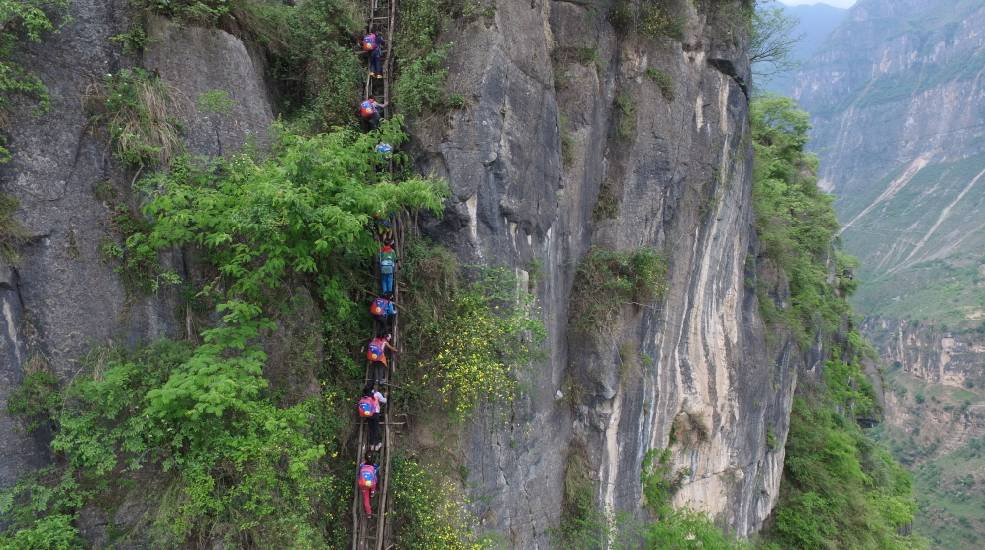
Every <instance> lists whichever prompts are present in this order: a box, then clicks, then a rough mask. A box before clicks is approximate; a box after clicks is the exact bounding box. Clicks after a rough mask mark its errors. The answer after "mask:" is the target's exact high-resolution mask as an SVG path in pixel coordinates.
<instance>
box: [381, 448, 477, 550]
mask: <svg viewBox="0 0 985 550" xmlns="http://www.w3.org/2000/svg"><path fill="white" fill-rule="evenodd" d="M390 472H391V475H392V476H393V482H392V483H393V485H392V494H393V498H394V504H393V509H394V512H395V517H394V518H393V520H394V522H395V524H396V540H397V544H398V545H399V547H400V548H407V549H408V550H480V549H481V548H485V547H486V546H485V545H483V544H482V543H481V541H479V540H478V539H477V538H476V536H475V534H474V533H473V531H472V529H473V528H474V527H475V525H476V523H477V521H476V518H475V517H473V516H472V515H470V514H469V513H468V512H466V511H465V510H464V508H463V507H462V506H461V504H460V503H459V502H458V498H457V493H458V490H457V488H456V487H455V486H454V485H453V484H452V483H451V482H449V481H448V480H446V479H442V478H441V477H440V476H439V475H437V474H435V473H434V472H433V471H429V470H428V469H427V468H425V467H424V466H422V465H421V464H420V463H419V462H417V461H416V460H414V459H411V458H405V457H398V458H396V459H395V460H394V461H393V464H392V466H391V469H390Z"/></svg>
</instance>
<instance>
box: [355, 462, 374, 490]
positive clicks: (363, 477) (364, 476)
mask: <svg viewBox="0 0 985 550" xmlns="http://www.w3.org/2000/svg"><path fill="white" fill-rule="evenodd" d="M359 488H360V489H369V490H370V491H372V490H374V489H376V468H374V467H373V465H372V464H363V465H362V466H360V467H359Z"/></svg>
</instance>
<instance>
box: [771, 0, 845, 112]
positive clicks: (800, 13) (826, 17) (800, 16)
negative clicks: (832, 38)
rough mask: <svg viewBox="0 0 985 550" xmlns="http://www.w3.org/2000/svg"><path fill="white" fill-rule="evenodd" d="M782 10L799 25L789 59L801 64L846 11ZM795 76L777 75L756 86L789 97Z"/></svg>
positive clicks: (831, 8)
mask: <svg viewBox="0 0 985 550" xmlns="http://www.w3.org/2000/svg"><path fill="white" fill-rule="evenodd" d="M782 7H783V10H784V11H785V12H786V13H787V14H789V15H791V16H793V17H795V18H796V19H797V20H798V21H799V23H798V24H797V28H796V30H794V33H793V34H794V36H802V37H803V38H802V39H801V40H800V42H798V43H797V46H796V47H795V48H794V50H793V52H791V57H792V58H793V59H794V60H795V61H799V62H801V63H804V62H806V61H807V60H808V59H810V58H811V57H812V56H813V55H814V54H815V53H817V52H818V50H820V48H821V46H822V45H823V44H824V42H825V40H827V38H828V35H830V34H831V31H833V30H834V29H835V27H837V26H838V24H839V23H841V22H842V20H844V18H845V15H846V14H848V10H845V9H841V8H836V7H834V6H829V5H828V4H821V3H818V4H812V5H809V6H808V5H802V6H782ZM795 76H796V75H795V74H794V73H793V72H791V73H788V74H783V75H777V76H775V77H773V78H772V79H770V80H768V81H765V82H759V83H757V85H758V86H760V88H761V89H763V90H766V91H769V92H773V93H777V94H780V95H785V96H789V95H791V93H792V92H793V88H794V80H795Z"/></svg>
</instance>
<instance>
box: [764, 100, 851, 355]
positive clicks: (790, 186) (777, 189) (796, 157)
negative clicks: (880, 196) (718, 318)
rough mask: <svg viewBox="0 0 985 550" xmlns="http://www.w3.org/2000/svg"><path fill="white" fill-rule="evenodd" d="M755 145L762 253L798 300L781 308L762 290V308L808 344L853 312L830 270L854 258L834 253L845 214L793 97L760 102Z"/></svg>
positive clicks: (844, 269)
mask: <svg viewBox="0 0 985 550" xmlns="http://www.w3.org/2000/svg"><path fill="white" fill-rule="evenodd" d="M751 111H752V114H751V116H752V127H753V130H752V133H753V147H754V150H755V165H754V175H753V178H754V179H753V204H754V208H755V211H756V232H757V234H758V236H759V240H760V245H761V250H762V252H761V254H762V256H763V257H764V258H765V259H766V260H767V261H768V262H770V263H771V264H772V265H773V266H774V267H775V269H776V270H778V271H779V272H781V273H782V274H783V275H784V276H785V277H786V280H787V283H788V284H789V287H790V307H788V308H782V307H778V306H777V305H776V304H774V303H773V302H772V299H771V298H770V297H769V296H767V295H766V291H765V290H764V289H760V307H761V309H762V310H763V313H764V316H765V317H766V319H767V320H768V321H774V322H776V323H780V324H782V325H783V326H784V327H785V328H787V329H788V330H789V331H790V332H791V333H793V334H794V335H795V336H796V337H797V338H798V339H799V340H800V342H801V343H802V344H808V343H809V342H811V341H813V339H814V338H815V337H816V336H817V335H818V334H820V335H822V336H825V337H826V336H829V335H831V334H833V333H834V332H835V331H836V330H837V329H838V327H839V326H840V325H841V322H842V320H843V319H844V318H845V317H846V316H847V315H848V314H849V307H848V304H847V303H846V302H845V301H844V300H843V299H841V297H840V296H839V290H838V288H837V287H835V286H833V285H831V284H829V283H828V273H829V269H833V270H834V272H835V273H836V276H838V277H841V276H842V275H843V274H844V273H847V271H848V265H838V266H831V265H830V263H829V262H839V263H843V264H848V262H850V260H849V259H847V257H845V256H844V255H835V254H832V243H833V242H834V240H835V235H836V232H837V231H838V227H839V226H838V220H837V218H836V217H835V214H834V210H833V209H832V207H831V203H832V199H831V197H830V196H829V195H827V194H825V193H823V192H822V191H821V190H820V189H818V188H817V178H816V176H815V171H816V169H817V158H816V157H814V155H812V154H809V153H807V152H806V150H805V146H806V144H807V140H808V135H807V131H808V129H809V128H810V123H809V118H808V115H807V113H805V112H803V111H800V110H797V109H796V108H795V104H794V102H793V100H791V99H788V98H782V97H777V96H765V97H761V98H759V99H757V100H756V101H754V102H753V103H752V107H751Z"/></svg>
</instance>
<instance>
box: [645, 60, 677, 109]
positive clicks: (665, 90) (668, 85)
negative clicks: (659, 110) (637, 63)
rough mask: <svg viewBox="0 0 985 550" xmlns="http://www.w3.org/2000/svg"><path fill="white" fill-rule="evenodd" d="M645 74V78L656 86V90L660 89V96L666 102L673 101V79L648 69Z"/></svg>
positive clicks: (663, 73)
mask: <svg viewBox="0 0 985 550" xmlns="http://www.w3.org/2000/svg"><path fill="white" fill-rule="evenodd" d="M645 74H646V77H647V78H649V79H650V80H652V81H653V82H655V83H656V84H657V88H659V89H660V95H662V96H663V98H664V99H666V100H667V101H673V100H674V78H673V77H672V76H670V73H668V72H666V71H663V70H661V69H656V68H653V67H650V68H649V69H647V70H646V72H645Z"/></svg>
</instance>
